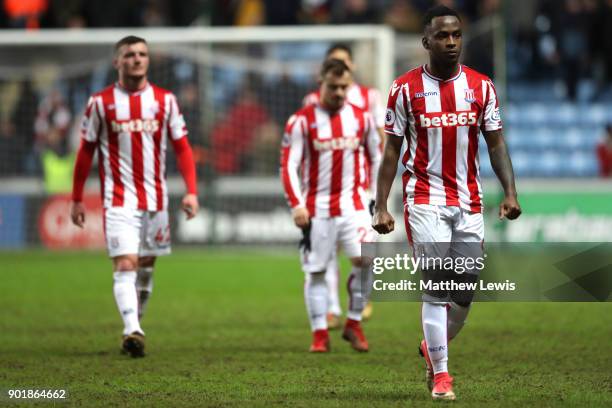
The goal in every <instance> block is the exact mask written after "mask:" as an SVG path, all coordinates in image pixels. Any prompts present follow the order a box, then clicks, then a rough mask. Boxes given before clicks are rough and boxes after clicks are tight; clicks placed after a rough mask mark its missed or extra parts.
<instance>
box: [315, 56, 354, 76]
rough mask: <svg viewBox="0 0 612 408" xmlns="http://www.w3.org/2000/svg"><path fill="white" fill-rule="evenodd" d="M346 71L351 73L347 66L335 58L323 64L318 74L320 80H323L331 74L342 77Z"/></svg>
mask: <svg viewBox="0 0 612 408" xmlns="http://www.w3.org/2000/svg"><path fill="white" fill-rule="evenodd" d="M346 71H348V72H351V70H350V69H349V67H348V65H346V63H345V62H344V61H342V60H339V59H335V58H328V59H326V60H325V61H324V62H323V65H322V66H321V73H320V74H321V78H324V77H325V75H327V74H328V73H331V74H332V75H334V76H342V75H344V73H345V72H346Z"/></svg>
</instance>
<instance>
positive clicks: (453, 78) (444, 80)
mask: <svg viewBox="0 0 612 408" xmlns="http://www.w3.org/2000/svg"><path fill="white" fill-rule="evenodd" d="M423 72H425V75H427V76H428V77H430V78H431V79H433V80H434V81H440V82H450V81H454V80H455V79H457V78H459V77H460V76H461V73H462V72H463V65H461V64H459V71H457V74H456V75H455V76H454V77H452V78H449V79H442V78H438V77H437V76H434V75H433V74H432V73H431V72H429V70H428V69H427V64H423Z"/></svg>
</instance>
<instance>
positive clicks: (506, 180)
mask: <svg viewBox="0 0 612 408" xmlns="http://www.w3.org/2000/svg"><path fill="white" fill-rule="evenodd" d="M483 135H484V138H485V140H486V142H487V148H488V150H489V157H490V160H491V167H493V171H495V174H496V175H497V178H498V179H499V182H500V183H501V185H502V188H503V189H504V199H503V201H502V202H501V204H500V205H499V218H504V217H505V218H507V219H509V220H514V219H516V218H518V217H519V216H520V215H521V206H520V205H519V202H518V199H517V194H516V186H515V184H514V170H513V169H512V161H511V160H510V155H509V154H508V148H507V147H506V142H505V140H504V135H503V133H502V131H501V130H494V131H485V132H483Z"/></svg>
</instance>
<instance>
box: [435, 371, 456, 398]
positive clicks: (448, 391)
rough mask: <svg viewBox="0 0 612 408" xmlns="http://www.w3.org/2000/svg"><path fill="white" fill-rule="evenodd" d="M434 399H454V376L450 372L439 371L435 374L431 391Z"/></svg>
mask: <svg viewBox="0 0 612 408" xmlns="http://www.w3.org/2000/svg"><path fill="white" fill-rule="evenodd" d="M431 397H432V398H433V399H434V400H454V399H455V393H454V392H453V377H451V376H450V375H448V373H438V374H436V375H435V376H434V386H433V390H432V391H431Z"/></svg>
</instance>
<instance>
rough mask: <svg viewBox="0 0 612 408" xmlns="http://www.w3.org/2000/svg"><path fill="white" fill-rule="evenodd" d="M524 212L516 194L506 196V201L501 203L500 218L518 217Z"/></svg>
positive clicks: (512, 218)
mask: <svg viewBox="0 0 612 408" xmlns="http://www.w3.org/2000/svg"><path fill="white" fill-rule="evenodd" d="M521 213H522V210H521V206H520V204H519V203H518V200H517V199H516V197H514V196H508V197H506V198H504V201H502V202H501V204H500V205H499V219H502V218H504V217H505V218H507V219H509V220H515V219H517V218H518V217H519V216H520V215H521Z"/></svg>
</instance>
